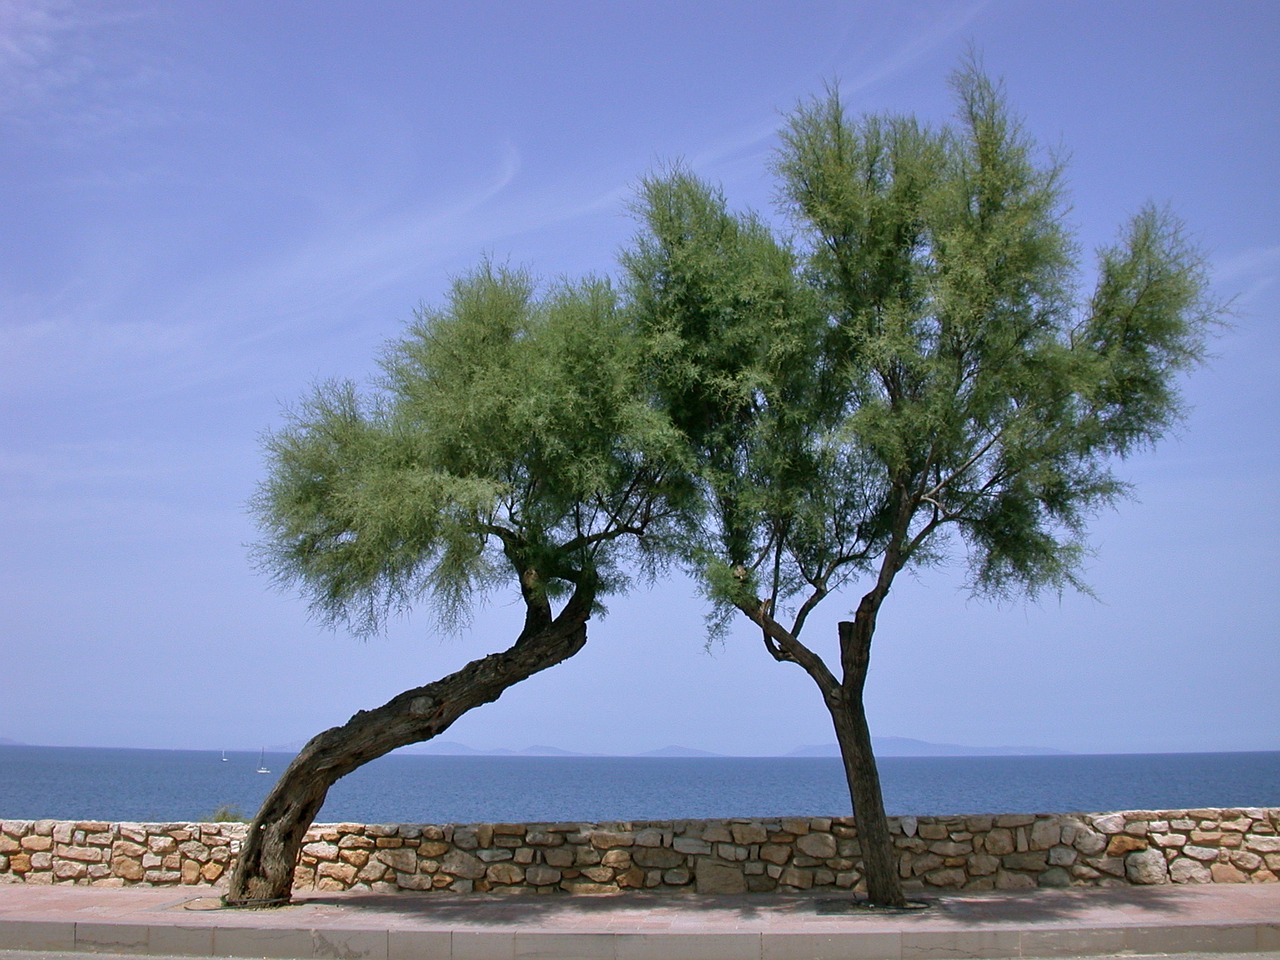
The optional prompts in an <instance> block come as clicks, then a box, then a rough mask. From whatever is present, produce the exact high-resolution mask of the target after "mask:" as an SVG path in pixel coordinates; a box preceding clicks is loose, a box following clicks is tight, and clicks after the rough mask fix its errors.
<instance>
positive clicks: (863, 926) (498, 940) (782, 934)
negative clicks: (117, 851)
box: [0, 884, 1280, 960]
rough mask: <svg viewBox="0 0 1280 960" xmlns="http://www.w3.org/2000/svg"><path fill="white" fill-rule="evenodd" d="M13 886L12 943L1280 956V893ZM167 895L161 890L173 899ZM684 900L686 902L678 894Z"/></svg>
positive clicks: (430, 959)
mask: <svg viewBox="0 0 1280 960" xmlns="http://www.w3.org/2000/svg"><path fill="white" fill-rule="evenodd" d="M41 890H42V891H49V892H48V893H36V892H35V891H34V890H29V889H23V888H21V887H15V886H8V885H6V886H3V887H0V949H5V950H36V951H51V952H67V953H74V952H86V953H118V954H133V955H154V956H166V957H167V956H193V957H275V958H305V960H311V958H322V957H325V958H332V957H342V958H349V960H356V958H368V960H524V958H556V960H673V958H689V960H836V958H839V960H873V958H874V960H923V958H953V957H981V958H986V957H990V958H998V957H1001V958H1002V957H1053V956H1090V955H1092V956H1098V955H1114V954H1120V953H1133V954H1176V953H1187V952H1196V953H1259V954H1261V953H1273V954H1276V955H1280V885H1276V884H1267V885H1243V884H1242V885H1231V886H1228V885H1222V884H1219V885H1214V886H1213V887H1201V888H1186V887H1184V888H1173V887H1165V888H1162V889H1156V890H1132V889H1128V890H1096V889H1095V890H1089V891H1087V892H1083V893H1081V892H1077V891H1039V892H1036V893H1033V894H1022V895H984V896H953V897H946V898H939V899H938V900H936V901H935V902H934V905H933V907H932V909H930V910H928V911H923V912H918V913H917V912H911V913H903V914H883V913H868V912H865V911H860V910H855V911H847V912H841V913H839V914H834V915H833V914H825V913H820V912H819V908H820V906H821V904H820V902H819V898H805V897H795V896H792V897H767V896H754V897H719V898H712V897H684V898H672V897H653V898H643V897H637V896H628V897H519V898H516V897H496V898H485V897H478V896H471V897H448V898H445V897H440V896H432V897H414V896H409V895H404V894H397V895H390V896H383V897H377V896H369V895H364V896H361V895H351V894H347V895H338V896H327V897H306V898H302V899H300V901H299V902H298V903H297V904H295V905H293V906H290V907H286V908H283V909H281V910H273V911H227V910H213V909H200V908H203V907H209V906H214V905H215V904H216V901H214V900H213V899H212V898H210V897H209V896H208V895H205V896H196V895H192V894H187V895H185V896H184V895H180V894H179V895H177V896H175V893H177V892H176V891H173V890H167V891H142V890H136V889H135V890H102V889H100V888H92V887H63V888H60V889H59V888H49V887H46V888H41ZM157 894H159V895H157ZM673 900H674V901H675V902H672V901H673Z"/></svg>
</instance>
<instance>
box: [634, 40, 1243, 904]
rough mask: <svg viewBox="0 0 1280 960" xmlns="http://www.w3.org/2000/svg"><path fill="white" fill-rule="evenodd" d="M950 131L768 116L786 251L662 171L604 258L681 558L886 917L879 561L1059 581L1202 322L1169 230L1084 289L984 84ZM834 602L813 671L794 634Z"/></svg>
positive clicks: (887, 578) (1133, 230)
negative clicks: (801, 713)
mask: <svg viewBox="0 0 1280 960" xmlns="http://www.w3.org/2000/svg"><path fill="white" fill-rule="evenodd" d="M953 83H954V88H955V93H956V98H957V104H958V111H957V118H956V120H955V122H954V123H952V124H951V125H949V126H946V127H945V128H942V129H928V128H926V127H925V126H923V125H921V124H920V123H918V122H917V121H916V120H914V119H913V118H911V117H907V116H866V117H862V118H852V117H850V116H849V115H848V114H847V112H846V111H845V109H844V107H843V105H842V104H841V101H840V98H839V96H838V93H837V92H835V91H830V92H828V94H827V95H826V96H824V97H821V98H818V99H816V100H814V101H812V102H810V103H808V104H807V105H803V106H801V107H800V108H799V109H797V110H796V111H795V112H794V113H793V114H792V115H791V116H790V117H789V118H788V120H787V123H786V126H785V128H784V130H783V132H782V137H781V147H780V150H779V153H778V155H777V158H776V163H775V172H776V174H777V176H778V179H779V194H780V197H781V198H782V207H783V210H784V211H785V213H786V214H787V215H788V216H789V217H790V218H791V222H792V224H793V226H794V228H795V231H796V237H797V239H796V243H795V246H794V247H793V246H792V245H790V244H788V243H784V242H782V241H780V240H779V239H778V238H777V237H776V236H775V234H774V233H773V232H772V231H771V229H770V228H769V226H768V225H767V224H766V223H765V222H764V221H763V220H761V219H760V218H759V217H757V216H753V215H744V214H736V213H733V212H731V211H730V210H729V209H728V207H727V204H726V201H725V199H724V197H723V196H722V195H721V193H720V192H719V191H717V190H716V189H714V188H712V187H710V186H708V185H707V184H705V183H702V182H700V181H699V180H697V179H696V178H695V177H693V176H692V175H690V174H689V173H688V172H687V171H684V170H682V169H675V170H672V171H667V172H664V173H662V174H660V175H657V176H654V177H652V178H650V179H648V180H646V181H645V182H644V184H643V187H642V189H641V191H640V196H639V199H638V201H637V203H636V207H637V211H638V215H639V218H640V221H641V224H642V226H641V230H640V232H639V234H638V236H637V238H636V240H635V242H634V244H633V245H632V247H631V248H630V249H629V250H628V251H627V253H626V254H625V256H624V258H623V264H624V267H625V269H626V272H627V282H628V297H629V302H630V306H631V308H632V311H633V322H634V324H635V326H636V328H637V330H638V331H639V333H640V335H641V337H642V338H643V339H644V340H645V341H646V343H647V347H646V349H647V352H648V356H649V360H650V368H649V369H650V376H651V377H652V379H653V383H654V390H655V393H656V395H657V396H658V397H659V398H660V401H661V405H662V406H663V408H664V409H665V410H666V411H667V413H668V415H669V416H670V418H671V421H672V424H673V426H674V427H675V428H677V429H678V430H679V431H680V432H681V434H682V436H683V437H684V438H685V441H686V445H687V450H688V458H689V460H690V461H691V462H693V463H695V464H696V468H695V477H694V481H695V483H696V485H697V487H698V489H699V491H700V494H701V497H700V499H701V502H702V510H701V513H700V514H699V525H698V528H699V530H700V534H699V535H698V536H697V537H696V538H695V539H694V540H692V541H691V542H689V543H688V545H687V546H686V547H685V549H684V553H683V555H684V559H685V561H686V562H687V563H688V565H689V566H690V568H691V569H692V570H693V571H694V572H695V574H696V575H697V576H698V577H699V579H700V582H701V584H702V586H703V588H704V590H705V592H706V593H707V595H708V596H709V597H710V599H711V600H712V601H713V602H714V604H715V608H716V610H717V611H718V613H719V615H720V620H719V622H720V624H721V625H725V624H727V622H728V619H727V618H733V617H737V616H739V615H745V616H746V617H747V618H748V619H749V620H750V621H751V623H753V624H754V625H755V626H756V627H757V628H758V629H759V631H760V634H761V636H762V639H763V642H764V647H765V649H766V650H767V651H768V653H769V654H770V655H771V656H772V657H773V658H775V659H776V660H778V661H780V662H783V663H790V664H795V665H797V666H799V667H800V668H801V669H803V670H804V671H805V672H806V673H807V674H808V675H809V676H810V677H811V678H812V679H813V681H814V683H815V684H816V685H817V687H818V690H819V692H820V694H821V697H822V701H823V703H824V705H825V706H826V708H827V710H828V711H829V712H830V714H831V718H832V722H833V725H834V728H835V734H836V739H837V741H838V743H839V746H840V752H841V755H842V758H843V762H844V768H845V771H846V775H847V780H848V784H849V789H850V794H851V799H852V803H853V811H854V815H855V819H856V823H857V828H858V834H859V837H860V842H861V849H862V858H863V865H864V872H865V879H866V883H867V892H868V897H869V899H870V900H871V901H872V902H873V903H876V904H880V905H897V906H901V905H903V904H904V903H905V900H904V896H903V891H902V887H901V882H900V880H899V878H898V875H897V871H896V864H895V860H894V857H893V848H892V843H891V840H890V835H889V832H888V826H887V822H886V819H885V813H884V803H883V800H882V797H881V790H880V781H879V776H878V773H877V770H876V764H875V758H874V755H873V753H872V744H871V736H870V732H869V730H868V725H867V717H866V713H865V710H864V706H863V690H864V685H865V683H866V680H867V674H868V668H869V666H870V654H871V644H872V638H873V636H874V635H875V631H876V623H877V617H878V616H879V614H880V611H881V607H882V605H883V604H884V602H885V600H886V598H887V597H888V596H889V593H890V590H891V588H892V586H893V584H894V582H895V578H896V577H897V576H898V575H899V574H900V573H902V572H903V571H904V570H909V569H912V568H920V567H924V566H927V565H929V564H930V563H934V562H937V561H939V560H940V559H942V558H945V557H947V556H948V555H950V554H952V553H953V552H956V551H961V552H963V553H964V554H965V555H967V558H968V561H969V565H970V571H971V586H972V588H973V589H974V590H975V591H976V592H977V593H978V594H985V595H995V596H1004V595H1010V594H1013V595H1017V594H1024V595H1032V596H1034V595H1036V594H1038V593H1040V592H1041V591H1044V590H1049V591H1061V590H1063V589H1066V588H1075V587H1081V586H1083V585H1082V584H1081V582H1080V575H1081V566H1080V564H1081V559H1082V557H1083V556H1084V554H1085V550H1086V543H1085V533H1086V525H1087V522H1088V520H1089V519H1090V518H1091V517H1092V516H1093V515H1094V514H1095V513H1096V512H1097V511H1098V510H1099V509H1101V508H1104V507H1107V506H1109V505H1111V504H1113V503H1114V502H1115V501H1116V500H1117V499H1118V498H1120V497H1121V496H1122V495H1123V494H1124V493H1125V492H1126V486H1125V484H1124V483H1122V482H1121V480H1120V479H1118V478H1117V476H1116V475H1115V473H1114V466H1115V464H1116V461H1117V460H1118V459H1119V458H1123V457H1124V456H1125V455H1126V454H1129V453H1130V452H1132V451H1134V450H1137V449H1140V448H1143V447H1146V446H1149V445H1151V444H1153V443H1155V442H1156V441H1158V440H1159V439H1160V438H1161V437H1162V436H1163V435H1164V434H1165V432H1166V431H1167V430H1168V429H1169V428H1170V426H1171V425H1173V424H1175V423H1176V422H1177V421H1178V419H1179V416H1180V401H1179V392H1178V381H1179V376H1180V374H1181V373H1182V372H1183V371H1184V370H1186V369H1187V368H1188V367H1190V366H1192V365H1194V364H1195V363H1196V362H1197V361H1198V360H1199V359H1200V358H1201V356H1202V351H1203V344H1204V338H1205V335H1206V330H1207V327H1208V326H1209V325H1210V324H1211V323H1212V322H1213V321H1214V320H1215V317H1216V315H1217V313H1218V312H1219V311H1218V309H1217V307H1216V306H1215V305H1214V304H1213V303H1211V302H1210V301H1209V300H1208V298H1207V294H1206V278H1205V275H1204V272H1203V269H1202V263H1201V260H1200V258H1199V257H1198V256H1197V254H1196V252H1195V250H1194V249H1192V248H1191V247H1190V246H1189V245H1188V244H1187V243H1186V242H1185V241H1184V239H1183V235H1182V231H1181V228H1180V226H1179V224H1178V222H1177V221H1176V220H1175V219H1174V218H1173V217H1172V216H1171V215H1169V214H1168V213H1165V212H1162V211H1160V210H1157V209H1152V208H1149V209H1145V210H1143V211H1141V212H1140V213H1138V214H1137V215H1136V216H1135V217H1134V218H1133V219H1132V220H1131V221H1130V222H1129V223H1128V225H1127V226H1126V227H1124V228H1123V230H1122V232H1121V237H1120V239H1119V240H1118V242H1117V243H1116V244H1115V245H1114V246H1112V247H1110V248H1108V249H1105V250H1103V251H1101V252H1100V254H1099V259H1098V262H1097V275H1096V285H1095V286H1094V289H1093V292H1092V294H1091V295H1090V296H1088V297H1087V298H1086V297H1080V296H1078V295H1077V293H1076V289H1077V284H1078V283H1079V282H1080V272H1081V270H1080V265H1079V263H1078V257H1077V254H1076V248H1075V244H1074V241H1073V238H1072V236H1071V234H1070V232H1069V231H1068V229H1067V227H1066V225H1065V223H1064V201H1063V196H1062V187H1061V170H1060V168H1059V167H1058V166H1057V165H1056V164H1054V163H1046V162H1041V161H1039V160H1038V153H1037V150H1036V148H1035V145H1034V144H1033V142H1032V141H1031V140H1030V138H1029V137H1028V136H1027V135H1026V134H1025V132H1024V130H1023V129H1022V127H1021V125H1020V123H1019V121H1018V120H1017V119H1016V118H1015V117H1013V116H1012V115H1011V113H1010V111H1009V109H1008V107H1007V104H1006V100H1005V97H1004V94H1003V91H1002V90H1001V88H1000V87H999V86H998V85H996V84H994V83H992V82H991V81H990V80H988V79H987V78H986V77H985V76H984V75H983V74H982V73H981V71H980V70H979V69H978V68H977V67H976V66H974V65H969V66H968V67H966V68H964V69H962V70H960V71H959V72H958V73H957V74H956V76H955V78H954V81H953ZM850 591H852V592H853V593H854V596H856V597H857V598H858V599H857V601H856V606H855V608H854V611H853V614H852V619H850V620H846V621H843V622H841V623H839V624H838V631H837V632H838V637H837V638H835V639H837V640H838V647H837V648H836V649H838V659H837V660H836V661H835V662H834V663H828V662H826V661H825V660H824V659H823V657H822V656H821V655H820V654H819V653H818V652H817V651H816V650H815V649H814V648H813V647H812V646H810V645H808V644H807V643H806V642H805V641H804V640H802V632H803V628H804V626H805V623H806V621H807V619H808V618H809V617H810V615H811V614H812V613H813V611H814V610H815V608H816V607H817V606H818V604H819V603H821V602H822V601H823V600H824V599H825V598H827V597H828V596H829V595H830V594H832V593H840V592H844V593H848V592H850Z"/></svg>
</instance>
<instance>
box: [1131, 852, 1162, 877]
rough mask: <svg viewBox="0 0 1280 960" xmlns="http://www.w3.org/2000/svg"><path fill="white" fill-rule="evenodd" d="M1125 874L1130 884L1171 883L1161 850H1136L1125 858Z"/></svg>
mask: <svg viewBox="0 0 1280 960" xmlns="http://www.w3.org/2000/svg"><path fill="white" fill-rule="evenodd" d="M1124 873H1125V876H1126V877H1127V878H1128V880H1129V882H1130V883H1136V884H1158V883H1168V882H1169V868H1168V864H1167V863H1166V861H1165V858H1164V854H1163V853H1161V852H1160V851H1159V850H1135V851H1134V852H1132V853H1130V854H1128V855H1127V856H1126V857H1125V858H1124Z"/></svg>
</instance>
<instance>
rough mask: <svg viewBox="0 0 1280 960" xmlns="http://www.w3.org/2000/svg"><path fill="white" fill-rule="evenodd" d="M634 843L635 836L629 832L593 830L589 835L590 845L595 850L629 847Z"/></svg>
mask: <svg viewBox="0 0 1280 960" xmlns="http://www.w3.org/2000/svg"><path fill="white" fill-rule="evenodd" d="M635 842H636V838H635V834H633V833H631V832H630V831H627V832H620V831H615V830H595V831H593V832H592V834H591V845H592V846H593V847H595V848H596V849H597V850H609V849H612V848H613V847H630V846H633V845H634V844H635Z"/></svg>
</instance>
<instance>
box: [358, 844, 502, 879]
mask: <svg viewBox="0 0 1280 960" xmlns="http://www.w3.org/2000/svg"><path fill="white" fill-rule="evenodd" d="M377 858H378V859H379V860H381V861H382V862H383V863H385V864H386V865H387V866H388V867H390V868H391V869H392V870H394V871H396V873H417V872H418V852H417V851H416V850H405V849H404V848H397V849H391V850H379V851H378V854H377ZM482 872H483V871H482Z"/></svg>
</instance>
